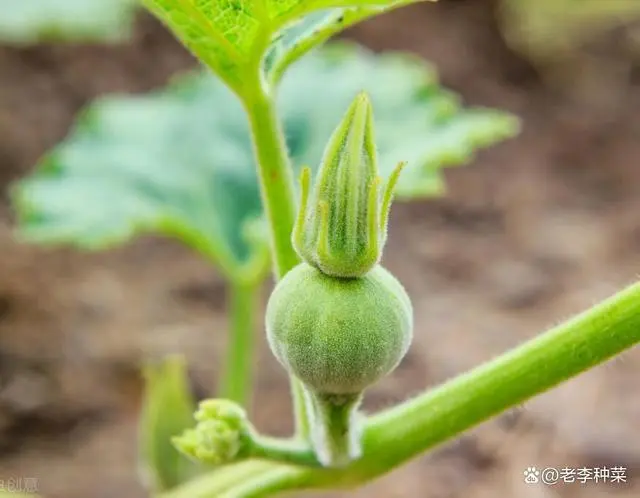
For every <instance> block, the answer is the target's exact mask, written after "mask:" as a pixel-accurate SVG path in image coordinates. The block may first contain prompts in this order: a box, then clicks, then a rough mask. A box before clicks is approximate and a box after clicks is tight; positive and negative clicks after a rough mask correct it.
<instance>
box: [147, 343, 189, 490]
mask: <svg viewBox="0 0 640 498" xmlns="http://www.w3.org/2000/svg"><path fill="white" fill-rule="evenodd" d="M144 374H145V394H144V401H143V407H142V414H141V416H140V456H141V465H142V469H141V470H142V474H143V478H144V480H145V482H146V483H147V485H148V486H149V487H150V488H151V489H152V490H154V491H164V490H167V489H171V488H173V487H175V486H177V485H178V484H181V483H183V482H185V481H187V480H188V479H190V478H191V477H194V476H195V475H196V474H198V473H199V471H200V470H201V469H200V467H199V466H198V465H197V464H196V463H194V462H192V461H190V460H188V459H187V458H185V457H184V456H183V455H182V454H180V453H179V452H178V450H177V449H176V448H175V447H174V446H173V444H172V442H171V438H173V437H175V436H178V435H180V434H181V433H182V432H183V431H184V430H185V429H188V428H189V427H192V426H193V425H194V421H193V413H194V411H195V409H196V404H195V401H194V399H193V396H192V395H191V391H190V388H189V379H188V376H187V368H186V364H185V361H184V359H183V358H181V357H177V356H173V357H169V358H166V359H165V360H163V361H161V362H160V363H157V364H148V365H147V366H146V368H145V371H144Z"/></svg>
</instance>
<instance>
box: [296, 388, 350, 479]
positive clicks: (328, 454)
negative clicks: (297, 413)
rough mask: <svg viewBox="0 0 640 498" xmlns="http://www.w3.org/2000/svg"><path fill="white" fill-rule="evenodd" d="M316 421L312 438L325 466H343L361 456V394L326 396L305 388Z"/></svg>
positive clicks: (318, 456)
mask: <svg viewBox="0 0 640 498" xmlns="http://www.w3.org/2000/svg"><path fill="white" fill-rule="evenodd" d="M306 394H307V395H308V396H309V399H310V402H311V407H312V417H313V423H312V428H311V441H312V443H313V447H314V449H315V452H316V455H317V458H318V460H319V461H320V463H321V464H322V465H324V466H325V467H344V466H346V465H347V464H349V463H350V462H352V461H353V460H355V459H357V458H359V457H360V456H361V455H362V446H361V444H360V437H361V432H362V431H361V427H360V425H359V424H358V420H357V416H358V413H357V411H358V406H360V402H361V401H362V394H355V395H342V396H339V395H323V394H319V393H314V392H312V391H310V390H308V389H306Z"/></svg>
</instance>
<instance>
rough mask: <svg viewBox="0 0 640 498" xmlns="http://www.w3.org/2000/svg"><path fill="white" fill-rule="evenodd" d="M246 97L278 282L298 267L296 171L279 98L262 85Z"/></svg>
mask: <svg viewBox="0 0 640 498" xmlns="http://www.w3.org/2000/svg"><path fill="white" fill-rule="evenodd" d="M249 95H250V97H247V98H245V106H246V109H247V114H248V116H249V122H250V125H251V134H252V138H253V145H254V151H255V155H256V160H257V163H258V173H259V178H260V190H261V195H262V200H263V207H264V210H265V214H266V216H267V220H268V221H269V228H270V235H271V241H270V242H271V251H272V254H273V259H274V266H275V273H276V276H277V278H278V279H280V278H282V277H284V276H285V274H286V273H287V272H288V271H289V270H291V268H293V267H294V266H296V265H297V264H298V256H297V254H296V253H295V251H294V249H293V246H292V244H291V232H292V231H293V223H294V221H295V216H296V198H295V189H294V183H293V172H292V169H291V164H290V161H289V157H288V155H287V146H286V143H285V141H284V137H283V134H282V130H281V129H280V124H279V122H278V117H277V114H276V109H275V103H274V100H275V97H274V96H273V95H270V94H268V93H267V92H266V91H264V89H263V88H262V86H260V87H259V88H258V89H257V90H255V91H253V92H251V93H250V94H249Z"/></svg>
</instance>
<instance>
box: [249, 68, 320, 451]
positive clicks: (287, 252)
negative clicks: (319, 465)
mask: <svg viewBox="0 0 640 498" xmlns="http://www.w3.org/2000/svg"><path fill="white" fill-rule="evenodd" d="M258 71H259V69H257V70H256V82H257V83H256V85H255V88H254V89H253V91H250V92H248V93H247V95H246V96H245V97H244V99H243V102H244V105H245V107H246V111H247V115H248V116H249V123H250V127H251V135H252V139H253V145H254V151H255V156H256V162H257V164H258V176H259V178H260V192H261V197H262V205H263V206H264V210H265V213H266V216H267V220H268V222H269V232H270V239H271V240H270V242H271V253H272V254H273V263H274V267H275V274H276V277H277V278H278V279H281V278H282V277H284V276H285V275H286V273H287V272H288V271H289V270H291V269H292V268H293V267H294V266H296V265H297V264H298V256H297V254H296V253H295V251H294V249H293V245H292V243H291V232H292V231H293V224H294V221H295V216H296V198H295V189H294V184H293V172H292V168H291V164H290V161H289V156H288V153H287V146H286V143H285V140H284V136H283V133H282V130H281V128H280V123H279V121H278V117H277V113H276V108H275V96H274V95H271V94H269V93H268V92H267V91H266V90H265V88H264V86H263V85H262V83H261V81H260V79H259V78H258V76H257V74H258ZM290 383H291V396H292V399H293V411H294V419H295V425H296V427H295V434H296V437H298V438H300V439H303V440H307V439H308V437H309V421H308V418H307V413H306V407H305V402H304V395H303V392H302V386H301V385H300V383H299V381H298V380H296V379H294V378H293V377H290Z"/></svg>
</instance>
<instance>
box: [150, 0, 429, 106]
mask: <svg viewBox="0 0 640 498" xmlns="http://www.w3.org/2000/svg"><path fill="white" fill-rule="evenodd" d="M420 1H424V0H313V1H308V0H223V1H217V2H212V1H209V0H142V2H143V4H144V5H145V6H146V7H147V8H148V9H149V10H150V11H151V12H152V13H154V14H155V15H156V16H157V17H158V18H159V19H160V20H161V21H162V22H164V23H165V24H166V25H167V26H168V27H169V29H171V31H173V32H174V34H175V35H176V36H177V37H178V38H179V39H180V40H181V41H182V43H183V44H184V45H185V46H186V47H187V48H189V49H190V50H191V51H192V52H193V54H195V55H196V56H197V57H198V58H199V59H200V60H202V61H203V62H204V63H205V64H207V65H208V66H209V67H210V68H211V69H213V71H214V72H216V73H217V74H218V76H219V77H220V78H221V79H222V80H223V81H225V82H226V83H227V84H228V85H229V86H230V87H231V88H233V89H234V90H236V91H237V92H238V93H240V94H243V93H244V88H243V87H244V85H245V84H249V85H253V84H255V82H256V81H255V78H254V75H253V74H250V73H251V71H253V70H254V68H255V67H256V66H257V64H259V62H260V60H261V59H262V57H263V56H264V55H265V53H267V52H270V59H271V64H272V66H273V67H274V68H275V70H276V73H277V74H278V76H279V75H280V74H281V73H282V72H283V71H284V69H285V68H286V66H288V65H289V64H290V63H291V62H293V60H295V59H297V58H298V57H299V56H300V55H302V54H303V53H305V52H306V51H308V50H309V49H311V48H313V47H314V46H317V45H318V44H320V43H322V42H324V41H325V40H326V39H327V38H328V37H329V36H331V35H332V34H335V33H337V32H339V31H341V30H343V29H345V28H346V27H348V26H350V25H352V24H354V23H356V22H359V21H362V20H364V19H367V18H369V17H372V16H375V15H378V14H381V13H383V12H387V11H389V10H391V9H395V8H397V7H401V6H403V5H408V4H411V3H417V2H420ZM310 16H311V19H309V17H310ZM305 18H307V19H305ZM299 22H304V23H305V25H304V26H303V28H302V29H300V28H299V27H296V26H295V25H296V24H297V23H299ZM307 28H310V29H307ZM318 29H320V30H322V33H321V34H320V35H317V34H316V33H315V32H316V31H317V30H318ZM273 44H277V45H278V48H277V50H273ZM276 60H277V62H276ZM274 79H277V78H274Z"/></svg>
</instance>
